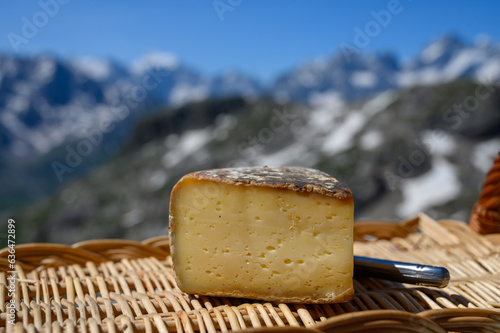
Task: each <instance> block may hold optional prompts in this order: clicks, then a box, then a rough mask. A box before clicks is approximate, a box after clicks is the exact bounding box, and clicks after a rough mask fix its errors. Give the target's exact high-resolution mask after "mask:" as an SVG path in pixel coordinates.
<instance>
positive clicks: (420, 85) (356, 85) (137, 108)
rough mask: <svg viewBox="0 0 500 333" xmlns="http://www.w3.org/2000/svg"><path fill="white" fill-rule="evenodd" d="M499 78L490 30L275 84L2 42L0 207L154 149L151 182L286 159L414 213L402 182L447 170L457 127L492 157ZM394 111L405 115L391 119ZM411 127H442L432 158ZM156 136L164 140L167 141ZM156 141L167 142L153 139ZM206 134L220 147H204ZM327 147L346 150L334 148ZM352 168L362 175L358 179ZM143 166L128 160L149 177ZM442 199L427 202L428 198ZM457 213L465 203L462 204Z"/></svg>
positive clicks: (152, 58)
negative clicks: (420, 158)
mask: <svg viewBox="0 0 500 333" xmlns="http://www.w3.org/2000/svg"><path fill="white" fill-rule="evenodd" d="M464 79H465V81H463V80H464ZM498 82H500V47H499V46H498V45H497V44H496V43H494V42H491V41H488V40H486V39H484V38H483V39H480V40H478V41H476V42H475V43H468V42H465V41H463V40H461V39H460V38H459V37H457V36H453V35H446V36H442V37H440V38H437V39H436V40H434V41H431V42H430V43H429V44H428V45H427V46H426V47H425V48H423V49H422V51H421V52H420V53H419V54H418V55H416V56H415V57H414V58H413V59H410V60H401V59H399V58H398V57H396V56H395V55H391V54H388V53H385V54H369V53H360V54H357V55H352V57H350V58H346V57H344V56H343V55H342V54H340V53H339V54H334V55H332V56H330V57H325V58H323V59H316V60H312V61H307V62H305V63H303V64H302V65H299V66H297V67H295V68H291V69H289V70H287V71H285V72H284V73H282V74H281V75H279V76H278V77H277V78H276V79H275V80H273V81H272V82H270V83H269V84H262V83H261V82H259V80H257V79H255V78H253V77H251V76H249V75H246V74H242V73H239V72H236V71H232V72H226V73H223V74H221V75H218V76H210V75H206V74H203V73H202V72H200V71H198V70H196V69H193V68H192V67H191V66H189V65H186V64H183V63H181V62H180V61H179V60H178V59H177V58H176V57H175V56H172V55H170V54H162V53H154V54H149V55H146V56H144V57H143V58H141V59H139V60H138V61H136V62H134V63H133V64H131V65H130V66H124V65H122V64H119V63H117V62H115V61H111V60H105V59H91V58H85V59H59V58H56V57H53V56H50V55H40V56H35V57H19V56H14V55H0V182H1V183H2V188H0V198H1V200H0V212H1V211H4V213H5V212H7V214H11V212H12V211H13V210H14V209H23V207H25V205H26V204H27V203H31V202H35V201H37V200H39V199H40V198H42V197H46V196H47V195H49V194H50V193H54V192H55V191H57V190H58V189H59V190H60V191H65V189H67V188H70V187H71V186H79V185H72V184H73V181H74V180H75V179H77V178H79V177H81V176H82V175H85V174H86V173H90V172H92V170H94V169H96V168H97V167H98V166H100V165H103V163H104V164H105V165H108V164H109V165H114V163H115V162H114V160H112V159H111V158H112V157H113V156H116V155H117V154H118V156H119V158H118V159H119V160H120V161H121V162H122V165H121V167H122V168H124V170H125V169H126V168H127V165H123V161H124V160H127V159H130V158H132V159H133V160H134V161H135V160H136V159H138V161H139V162H138V163H140V161H142V159H146V160H147V158H148V156H149V154H153V153H152V152H154V151H156V150H158V154H159V156H160V155H161V156H163V158H162V159H161V160H160V161H156V162H155V163H161V165H163V167H164V168H165V170H163V171H161V169H159V168H158V167H157V166H151V167H150V168H145V170H144V172H146V171H148V172H149V171H151V172H152V173H151V175H150V176H151V177H153V176H154V177H153V178H154V179H153V180H151V182H152V183H156V184H157V185H151V186H153V187H155V186H158V188H161V189H163V190H164V191H166V190H165V189H164V187H166V186H168V185H172V184H171V182H172V181H173V179H175V175H177V174H178V173H181V172H183V171H186V170H187V169H188V168H195V167H198V168H204V167H221V166H230V165H262V164H268V165H278V164H285V163H286V164H290V163H292V164H297V165H306V166H313V167H318V168H320V169H323V170H325V171H331V172H335V174H336V175H337V174H338V175H340V176H343V175H347V176H346V178H347V179H348V180H349V182H351V184H350V185H351V186H353V187H354V188H356V189H358V187H359V188H364V189H363V190H361V191H359V190H358V195H357V203H356V204H357V207H359V209H358V213H359V212H361V210H363V212H365V213H366V214H368V213H369V215H367V216H372V217H379V218H380V217H387V218H398V217H403V216H407V215H408V214H407V213H408V212H409V211H412V210H411V209H408V207H407V208H397V207H404V205H403V204H402V203H401V202H399V201H398V200H399V199H400V198H399V199H397V198H396V197H394V196H397V194H398V193H399V196H401V195H403V194H402V193H410V192H411V190H404V189H403V188H402V187H401V186H400V185H401V184H403V183H404V184H412V181H411V179H413V178H415V179H417V178H418V177H424V176H425V175H427V176H428V177H431V176H432V175H433V174H432V173H430V174H429V172H431V171H432V170H433V168H434V166H436V165H437V166H440V168H438V169H436V170H441V171H439V172H438V171H436V174H435V175H434V176H433V177H438V176H439V175H441V174H442V173H443V172H444V171H443V170H445V171H446V170H448V171H450V170H451V169H452V168H453V167H456V165H457V163H458V162H459V161H462V160H461V157H459V156H458V155H457V154H458V153H459V152H458V151H457V150H456V147H457V145H459V144H462V143H463V142H462V141H461V140H462V139H461V138H466V140H465V141H464V142H466V143H464V144H465V145H466V146H467V145H469V146H467V147H469V148H464V152H467V153H468V154H475V155H474V156H476V155H477V156H479V157H478V158H479V160H480V161H482V165H485V164H487V163H486V162H485V161H487V157H490V155H491V154H492V151H494V150H495V149H496V148H495V144H496V143H497V141H495V140H496V138H497V137H498V134H499V133H500V128H499V127H498V112H497V111H498V107H497V106H498V105H497V100H498V94H497V90H496V89H497V88H496V84H497V83H498ZM450 84H451V86H450ZM474 89H476V90H474ZM436 91H439V92H441V93H442V94H443V96H441V97H440V96H439V95H437V94H436ZM478 94H479V95H478ZM481 94H482V95H481ZM486 95H488V97H487V98H484V99H481V98H482V97H481V96H486ZM453 101H456V102H455V104H453ZM193 103H194V104H193ZM471 103H472V104H471ZM476 104H477V105H476ZM193 105H194V106H193ZM196 105H198V106H196ZM159 110H161V111H159ZM200 110H201V111H200ZM224 110H225V111H224ZM286 110H300V112H299V111H297V112H298V113H294V112H295V111H286ZM470 110H472V111H470ZM477 110H482V111H480V112H476V111H477ZM495 110H497V111H495ZM287 112H291V113H287ZM248 113H251V114H252V115H248ZM298 115H300V116H298ZM477 115H481V116H477ZM258 117H261V118H262V119H258ZM272 117H275V118H276V119H279V120H280V121H282V122H283V124H285V126H284V127H279V128H283V130H282V131H278V132H276V131H271V132H269V130H270V121H271V119H273V118H272ZM372 118H373V121H378V122H379V123H378V125H377V126H378V127H376V129H371V128H370V127H369V126H368V125H369V124H368V123H367V121H368V120H367V119H372ZM384 121H385V123H384ZM396 121H397V122H396ZM392 123H397V126H394V127H391V128H390V130H389V128H387V127H388V126H390V124H392ZM235 124H236V125H235ZM290 126H291V127H290ZM233 128H237V129H238V130H237V131H235V130H233ZM435 128H438V129H443V131H444V133H448V134H447V135H445V137H446V138H445V139H443V140H444V141H443V142H444V143H443V142H441V141H439V140H438V139H436V135H437V134H436V133H434V132H433V131H432V130H433V129H435ZM214 131H215V132H214ZM408 133H413V134H412V136H411V138H413V139H414V140H417V139H418V140H420V141H418V140H417V142H421V141H422V140H421V139H422V138H424V139H425V140H427V142H428V140H431V139H432V140H434V141H436V140H438V141H436V142H438V143H437V144H436V145H437V146H438V148H437V151H438V152H440V153H439V154H440V155H439V156H438V157H436V156H434V155H435V154H427V155H429V156H431V155H432V156H433V158H426V159H425V162H422V164H419V165H417V166H415V165H413V164H415V163H413V164H412V163H411V161H410V160H409V159H410V156H404V154H403V152H406V151H407V149H410V152H411V151H413V150H415V149H417V150H416V151H418V147H421V146H419V145H418V144H417V143H415V142H413V141H411V142H407V140H408V138H405V136H408ZM243 134H245V135H246V136H242V135H243ZM438 134H439V133H438ZM271 137H272V140H271V141H270V144H267V141H268V140H269V139H270V138H271ZM429 138H430V139H429ZM450 138H452V139H450ZM425 140H424V141H425ZM446 140H447V141H446ZM491 140H493V141H491ZM452 141H453V143H450V142H452ZM158 142H163V143H162V144H161V145H163V146H164V147H163V146H162V147H163V148H159V147H160V146H161V145H160V144H159V143H158ZM488 142H489V143H488ZM155 145H160V146H158V147H156V148H148V147H154V146H155ZM207 145H208V146H209V147H212V148H213V149H212V148H211V149H208V150H203V149H201V148H202V147H205V146H207ZM447 145H448V146H447ZM383 146H387V147H386V148H385V149H382V148H381V147H383ZM216 147H222V148H221V151H220V152H219V151H218V150H217V149H215V148H216ZM485 147H486V148H485ZM174 148H177V149H174ZM445 148H449V149H452V148H453V149H455V150H454V152H453V154H451V155H450V154H448V153H445V152H443V150H444V149H445ZM148 149H149V150H148ZM200 149H201V152H200ZM235 149H236V150H235ZM378 150H383V151H385V153H381V152H378ZM497 150H498V149H497ZM479 151H482V153H480V152H479ZM126 156H128V157H126ZM131 156H132V157H131ZM395 156H397V157H401V159H403V160H404V161H406V162H404V161H402V160H401V159H400V160H398V159H397V158H396V162H397V163H399V164H397V165H396V166H395V165H394V163H396V162H394V161H392V162H390V160H391V158H395ZM429 156H427V157H429ZM486 156H487V157H486ZM292 157H293V158H292ZM333 157H335V159H336V160H337V161H338V162H335V163H334V162H332V158H333ZM337 157H338V158H337ZM360 157H362V158H363V159H365V160H369V161H371V162H370V163H368V164H367V165H366V166H359V167H356V168H354V167H353V165H350V164H349V163H350V162H349V161H352V160H353V159H354V160H356V159H359V158H360ZM469 157H470V156H469ZM483 162H484V163H483ZM343 163H344V164H345V165H344V164H343ZM384 163H385V164H384ZM391 163H393V164H391ZM464 163H465V162H464ZM125 164H127V163H125ZM417 164H418V163H417ZM132 165H135V164H134V163H131V165H130V167H131V166H132ZM155 165H156V164H155ZM383 165H385V167H382V166H383ZM387 165H390V167H388V166H387ZM401 165H403V166H402V167H401ZM465 165H467V171H468V172H472V174H474V175H475V176H474V177H472V179H473V180H474V181H478V179H479V178H480V177H481V176H480V175H481V173H484V172H486V170H484V168H483V169H481V167H478V165H471V164H470V162H468V163H465ZM368 166H371V167H372V168H374V169H369V167H368ZM398 167H400V169H401V170H403V171H404V170H412V171H411V175H409V176H408V177H401V173H404V174H406V173H405V172H402V171H401V170H398ZM105 168H106V167H105V166H104V169H102V168H101V167H99V168H98V169H96V171H95V172H97V173H99V172H102V173H104V174H107V175H109V174H108V173H106V171H100V170H106V169H105ZM109 168H112V169H113V168H118V166H115V167H109ZM158 170H160V171H161V172H160V171H158ZM349 170H351V171H352V170H356V172H357V174H358V175H359V174H361V175H363V177H353V178H352V179H351V178H350V177H351V176H349V172H348V171H349ZM388 170H390V172H389V171H388ZM460 170H461V171H460V172H458V171H457V172H455V175H456V177H455V179H454V181H453V182H450V183H454V184H455V187H454V188H453V187H448V190H449V192H450V193H452V194H453V193H455V194H456V192H457V189H461V188H463V187H464V186H465V185H466V184H468V185H470V183H467V182H466V183H464V182H463V181H462V178H463V177H464V176H463V172H466V171H464V170H462V169H460ZM471 170H472V171H471ZM474 170H476V171H474ZM115 171H116V173H117V174H121V171H119V170H115ZM138 172H139V171H138V170H136V171H135V173H134V172H132V171H130V172H129V173H127V174H130V175H132V176H131V177H135V176H137V177H139V178H140V179H146V178H148V177H149V176H147V175H143V174H142V172H141V174H140V175H139V174H138ZM387 172H389V173H387ZM93 173H94V172H93ZM450 173H453V172H451V171H450V172H448V174H450ZM384 174H385V176H384ZM394 174H395V175H397V176H396V177H392V175H394ZM373 175H376V177H375V176H373ZM381 175H383V176H381ZM387 175H389V176H387ZM429 175H431V176H429ZM372 176H373V177H372ZM386 176H387V177H386ZM85 177H86V176H85ZM89 177H92V176H89ZM155 177H156V178H155ZM381 177H382V178H381ZM111 178H113V177H111ZM402 178H405V179H404V181H402V180H401V179H402ZM406 178H408V179H406ZM85 179H87V178H85ZM387 179H389V180H387ZM458 180H460V181H458ZM148 181H149V180H145V182H146V183H147V182H148ZM429 181H430V180H429ZM116 182H117V184H119V183H120V181H118V180H116ZM132 183H134V182H132ZM113 184H114V183H113ZM141 184H142V182H141ZM388 184H393V185H394V184H396V185H394V186H393V187H394V190H390V191H387V188H388V186H389V185H388ZM474 184H476V183H474ZM136 185H137V186H146V187H147V186H149V185H144V184H142V185H139V184H138V183H137V184H136ZM365 185H366V186H365ZM81 186H84V187H85V185H81ZM110 186H111V185H110ZM363 186H365V187H363ZM391 186H392V185H391ZM391 186H389V187H391ZM407 186H410V185H407ZM415 186H417V185H414V187H413V188H416V187H415ZM417 187H418V186H417ZM117 188H119V186H118V185H117ZM443 188H446V186H443ZM405 191H407V192H405ZM89 193H90V192H89ZM380 193H385V194H384V197H385V198H392V199H391V200H387V201H385V202H392V203H393V204H395V203H397V202H399V204H400V206H397V205H396V204H395V206H394V207H392V208H390V207H386V206H385V205H381V206H379V207H384V209H382V208H380V210H377V209H375V208H374V206H373V202H374V198H375V197H376V195H378V194H380ZM387 193H389V194H387ZM474 194H477V193H475V192H474ZM58 195H60V194H58ZM88 195H91V194H88ZM391 195H392V197H391ZM407 195H410V194H407ZM448 196H449V197H450V198H452V195H451V194H448ZM145 197H148V195H146V194H145ZM115 199H116V198H115ZM50 200H55V199H50ZM103 200H104V201H106V200H107V199H106V198H104V199H103ZM130 200H132V201H134V202H139V201H141V200H142V199H138V198H136V197H134V198H132V199H130ZM450 200H452V199H450ZM452 201H453V200H452ZM442 204H443V205H445V204H446V203H445V202H444V203H442ZM401 205H403V206H401ZM42 206H43V204H42ZM54 206H59V205H54ZM434 206H435V205H434ZM434 206H433V205H430V206H429V203H427V204H421V205H420V209H422V210H424V209H426V208H429V207H434ZM92 207H93V206H92ZM117 207H118V206H116V205H115V206H114V208H113V209H114V210H116V209H118V208H117ZM94 208H95V207H94ZM44 209H45V210H44V211H47V212H48V211H51V210H50V209H47V207H45V208H44ZM106 209H111V208H109V207H108V208H106ZM398 209H399V211H398ZM70 210H71V208H70ZM153 210H154V209H153ZM34 211H37V210H36V209H35V210H34ZM97 211H100V210H97ZM72 212H73V213H75V211H74V210H73V211H72ZM79 212H80V213H81V211H79ZM120 212H121V211H120ZM382 212H384V213H382ZM365 213H363V214H365ZM65 214H66V213H65ZM117 214H118V215H119V214H121V213H117ZM458 214H459V215H460V214H462V215H461V216H465V215H464V214H465V213H464V211H462V213H458ZM41 215H43V214H41ZM56 215H57V214H56ZM70 215H71V214H70ZM160 215H161V214H160ZM58 216H59V215H58ZM63 216H66V215H64V214H63ZM71 216H72V215H71ZM82 216H83V215H82ZM103 216H106V214H103ZM120 216H121V215H120ZM360 216H364V215H360ZM46 218H47V220H51V219H52V217H49V216H47V217H46ZM113 218H114V219H115V220H119V219H121V218H118V217H116V216H115V217H113ZM78 219H81V220H82V221H83V220H85V219H84V218H82V217H80V218H78ZM158 219H160V217H158ZM132 220H134V219H132ZM61 221H66V220H65V219H62V220H61ZM134 221H136V220H134ZM61 223H62V222H60V223H54V225H61ZM82 223H83V222H82ZM117 223H118V222H117ZM124 223H125V222H124ZM134 223H135V222H134ZM134 223H132V222H131V225H132V224H133V225H135V224H134ZM70 224H71V223H70ZM125 225H127V223H125ZM49 229H50V228H49ZM125 229H127V228H125ZM127 230H129V229H127ZM130 230H132V229H130ZM127 232H128V231H127ZM35 234H36V233H35ZM36 235H38V236H39V237H42V236H40V234H36ZM127 235H128V234H127ZM38 236H37V237H38ZM121 236H122V235H121ZM47 237H48V236H47ZM42 238H43V237H42ZM33 239H38V238H36V237H35V238H33ZM47 239H48V238H47Z"/></svg>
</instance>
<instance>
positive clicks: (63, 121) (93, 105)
mask: <svg viewBox="0 0 500 333" xmlns="http://www.w3.org/2000/svg"><path fill="white" fill-rule="evenodd" d="M259 91H260V87H259V85H258V83H257V82H256V81H255V80H254V79H252V78H249V77H246V76H245V75H243V74H240V73H227V74H225V75H221V76H218V77H209V76H205V75H202V74H201V73H199V72H198V71H195V70H192V69H190V68H188V67H186V66H184V65H181V64H180V63H179V62H178V61H177V60H176V59H175V57H173V56H171V55H168V54H159V53H156V54H149V55H146V56H145V57H143V58H141V59H139V60H138V61H137V62H135V63H134V64H133V65H132V66H130V68H126V67H123V66H121V65H119V64H118V63H116V62H113V61H110V60H101V59H93V58H84V59H79V60H69V61H66V60H61V59H57V58H55V57H51V56H47V55H44V56H40V57H32V58H20V57H15V56H9V55H0V154H9V155H11V156H17V157H22V156H28V155H32V154H33V153H38V154H40V153H46V152H48V151H49V150H50V149H52V148H53V147H55V146H58V145H60V144H62V143H63V142H66V141H68V140H71V139H78V138H81V137H84V136H85V132H86V131H88V130H90V129H93V128H98V127H99V124H100V123H101V122H104V121H106V122H110V123H112V124H114V125H115V126H116V127H117V128H118V127H119V128H120V130H116V131H114V132H115V133H114V134H115V135H116V134H117V133H118V132H120V131H122V132H124V130H123V128H125V127H127V128H128V127H130V125H131V124H133V123H134V122H135V120H136V119H137V117H138V116H142V115H143V114H144V112H146V111H151V110H153V109H157V108H159V107H161V106H166V105H180V104H184V103H186V102H190V101H195V100H203V99H206V98H210V97H220V96H228V95H244V96H254V95H256V94H258V92H259Z"/></svg>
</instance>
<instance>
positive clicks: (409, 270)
mask: <svg viewBox="0 0 500 333" xmlns="http://www.w3.org/2000/svg"><path fill="white" fill-rule="evenodd" d="M354 276H355V277H359V276H365V277H374V278H379V279H384V280H389V281H394V282H401V283H411V284H416V285H421V286H430V287H438V288H444V287H446V286H447V285H448V282H449V281H450V272H448V270H447V269H446V268H444V267H438V266H429V265H419V264H412V263H407V262H400V261H392V260H384V259H375V258H368V257H360V256H354Z"/></svg>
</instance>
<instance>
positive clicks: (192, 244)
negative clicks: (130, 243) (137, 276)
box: [170, 178, 353, 302]
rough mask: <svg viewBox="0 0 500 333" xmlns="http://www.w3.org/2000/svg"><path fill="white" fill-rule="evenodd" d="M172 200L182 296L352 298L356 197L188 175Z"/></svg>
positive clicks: (176, 264)
mask: <svg viewBox="0 0 500 333" xmlns="http://www.w3.org/2000/svg"><path fill="white" fill-rule="evenodd" d="M171 200H172V203H171V225H170V227H171V230H170V232H171V238H172V241H171V242H172V256H173V262H174V270H175V274H176V279H177V283H178V285H179V287H180V289H181V290H183V291H184V292H188V293H198V294H206V295H221V296H222V295H225V296H238V297H254V298H260V299H268V300H274V299H281V300H284V301H311V302H317V301H329V302H330V301H331V302H335V301H345V300H348V299H349V298H350V296H351V295H352V293H353V286H352V275H353V246H352V241H353V236H352V233H353V202H352V198H347V199H344V200H339V199H336V198H332V197H327V196H323V195H320V194H318V193H297V192H294V191H291V190H286V189H274V188H267V187H257V186H248V185H233V184H225V183H217V182H210V181H206V180H198V179H194V178H188V179H183V180H182V181H181V182H180V183H179V184H178V185H177V186H176V188H175V190H174V191H173V193H172V198H171Z"/></svg>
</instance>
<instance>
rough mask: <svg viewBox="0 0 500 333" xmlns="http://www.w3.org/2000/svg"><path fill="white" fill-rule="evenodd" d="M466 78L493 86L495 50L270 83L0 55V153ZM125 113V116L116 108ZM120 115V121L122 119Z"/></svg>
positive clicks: (301, 74) (497, 69) (287, 76)
mask: <svg viewBox="0 0 500 333" xmlns="http://www.w3.org/2000/svg"><path fill="white" fill-rule="evenodd" d="M460 78H470V79H473V80H476V81H479V82H490V83H491V82H496V81H498V80H500V47H499V46H498V45H497V44H495V43H492V42H488V41H482V42H476V43H475V44H467V43H465V42H464V41H462V40H461V39H460V38H458V37H457V36H454V35H446V36H442V37H441V38H438V39H436V40H434V41H432V42H431V43H429V45H427V46H426V47H425V48H424V49H423V50H422V51H421V52H420V54H418V55H417V56H416V57H415V58H414V59H413V60H411V61H406V62H403V61H401V60H399V59H398V58H396V57H395V56H393V55H390V54H359V55H353V56H351V57H349V58H346V57H344V56H343V55H342V54H341V53H338V54H335V55H333V56H331V57H327V58H324V59H320V60H314V61H309V62H305V63H304V64H302V65H299V66H298V67H296V68H292V69H290V70H288V71H287V72H285V73H283V74H282V75H280V76H279V77H278V78H276V79H275V80H274V81H272V82H271V83H270V84H269V85H267V86H265V85H263V84H261V83H260V82H259V81H258V80H257V79H255V78H252V77H250V76H249V75H245V74H242V73H238V72H235V71H232V72H227V73H223V74H221V75H218V76H214V77H211V76H208V75H204V74H202V73H201V72H199V71H197V70H194V69H193V68H191V67H190V66H187V65H184V64H181V63H180V62H179V61H178V60H177V59H176V58H175V57H174V56H172V55H170V54H161V53H153V54H149V55H146V56H144V57H143V58H141V59H139V60H138V61H136V62H135V63H133V64H132V65H130V66H129V67H125V66H122V65H120V64H118V63H116V62H113V61H110V60H101V59H91V58H85V59H79V60H66V59H57V58H55V57H51V56H47V55H44V56H38V57H31V58H22V57H17V56H13V55H2V56H0V156H9V157H16V156H17V157H23V156H29V155H32V154H34V153H46V152H48V151H49V150H50V149H52V148H54V147H56V146H58V145H61V144H63V143H64V142H67V141H68V140H72V139H78V138H81V137H84V136H85V131H88V130H89V128H95V127H98V124H99V122H101V121H103V119H105V120H106V121H109V122H112V123H117V127H119V129H117V130H115V131H114V132H113V136H116V140H117V141H118V142H121V140H122V139H123V137H125V136H126V134H127V133H128V131H129V130H130V128H131V124H132V125H133V124H134V123H135V122H136V120H137V117H142V116H143V115H144V114H145V113H147V112H148V111H151V110H156V109H158V108H159V107H163V106H178V105H182V104H184V103H187V102H192V101H200V100H204V99H207V98H218V97H227V96H244V97H250V98H251V97H256V96H262V95H265V96H270V97H273V98H275V99H277V100H279V101H300V102H303V103H307V104H314V103H316V102H317V101H318V100H321V99H325V98H327V99H332V98H333V99H336V98H338V99H341V100H345V101H355V100H359V99H363V98H368V97H370V96H372V95H374V94H376V93H379V92H382V91H386V90H394V89H396V90H397V89H401V88H406V87H411V86H415V85H423V84H424V85H425V84H436V83H440V82H449V81H452V80H456V79H460ZM120 108H127V109H129V110H128V112H127V116H126V117H123V115H122V114H123V112H122V113H120V111H119V110H118V109H120ZM122 118H125V119H122Z"/></svg>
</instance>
